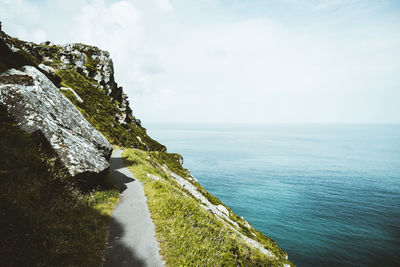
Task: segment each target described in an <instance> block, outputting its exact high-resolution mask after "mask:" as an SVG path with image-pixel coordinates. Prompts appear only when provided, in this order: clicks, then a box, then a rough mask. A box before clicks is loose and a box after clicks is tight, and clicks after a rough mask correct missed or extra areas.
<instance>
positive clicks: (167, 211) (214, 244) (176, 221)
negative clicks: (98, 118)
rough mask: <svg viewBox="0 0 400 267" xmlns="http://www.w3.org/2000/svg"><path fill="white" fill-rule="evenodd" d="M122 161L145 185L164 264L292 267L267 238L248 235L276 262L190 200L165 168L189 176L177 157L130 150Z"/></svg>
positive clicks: (162, 153)
mask: <svg viewBox="0 0 400 267" xmlns="http://www.w3.org/2000/svg"><path fill="white" fill-rule="evenodd" d="M161 155H162V156H161ZM123 157H124V161H125V164H126V165H127V166H129V169H130V170H131V171H132V173H133V174H134V175H135V177H137V178H138V179H140V180H141V181H142V182H143V185H144V190H145V194H146V196H147V204H148V206H149V210H150V213H151V216H152V219H153V221H154V224H155V225H156V235H157V239H158V240H159V242H160V247H161V253H162V255H163V257H164V259H165V261H166V263H167V265H168V266H281V265H282V263H290V262H289V261H288V260H286V258H285V256H286V253H284V252H283V251H281V250H280V249H279V247H278V246H277V245H276V243H275V242H273V241H272V242H271V240H270V239H269V238H268V237H265V236H263V235H262V234H261V233H260V232H258V231H256V230H254V229H253V230H252V231H251V232H250V233H249V234H250V235H252V234H251V233H252V232H253V233H256V232H258V233H260V234H261V235H262V236H263V237H265V238H260V239H259V242H260V243H261V244H262V245H264V246H265V247H266V248H267V249H269V250H270V251H273V252H274V253H275V255H277V257H276V258H271V257H269V256H268V255H265V254H263V253H262V252H261V251H260V250H258V249H257V248H253V247H251V246H249V245H248V244H246V242H245V241H244V240H243V238H241V237H240V236H239V234H238V233H237V232H236V231H235V230H233V229H232V227H230V226H229V225H228V224H227V222H225V221H224V220H222V219H221V218H219V217H217V216H215V215H213V214H212V213H210V212H209V211H208V210H206V209H205V208H204V207H203V206H202V205H201V204H200V203H199V201H198V200H197V199H195V198H193V197H191V195H190V193H189V192H187V191H185V190H184V189H183V188H182V187H181V186H180V185H179V184H178V183H177V182H176V181H175V179H174V178H173V177H171V175H170V174H169V173H168V172H166V171H164V170H165V169H163V165H164V164H165V165H166V166H168V169H173V168H175V170H174V172H176V173H180V174H184V173H186V177H187V175H188V171H187V170H185V169H183V168H182V167H181V165H180V164H179V161H177V159H176V155H174V154H169V153H165V152H145V151H140V150H137V149H128V150H126V151H125V152H124V154H123ZM160 158H161V159H160ZM177 162H178V164H177ZM178 166H180V167H178ZM177 169H180V170H179V171H177ZM148 174H150V175H154V176H158V177H159V178H160V179H154V176H153V178H151V176H150V177H149V175H148ZM199 186H200V187H201V185H199ZM203 190H204V189H203ZM210 195H211V194H210ZM218 201H219V200H218ZM219 203H220V201H219ZM236 216H237V215H236ZM237 217H238V218H240V217H239V216H237ZM240 220H242V219H241V218H240V219H238V220H237V221H240ZM253 238H254V235H253Z"/></svg>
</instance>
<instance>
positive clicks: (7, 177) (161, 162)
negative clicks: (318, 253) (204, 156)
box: [0, 31, 293, 266]
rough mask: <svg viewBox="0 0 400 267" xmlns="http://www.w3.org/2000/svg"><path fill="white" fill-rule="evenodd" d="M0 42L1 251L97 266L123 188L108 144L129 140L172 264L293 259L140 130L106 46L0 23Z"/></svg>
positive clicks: (129, 159)
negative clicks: (33, 37)
mask: <svg viewBox="0 0 400 267" xmlns="http://www.w3.org/2000/svg"><path fill="white" fill-rule="evenodd" d="M0 53H1V59H0V90H1V91H0V92H1V93H0V96H1V97H0V107H1V109H0V113H1V127H0V131H1V132H0V133H1V136H2V138H1V155H0V163H1V165H0V166H1V167H0V174H1V180H0V194H1V195H0V196H1V197H0V203H1V205H2V207H1V212H2V214H1V221H0V229H1V231H3V232H2V233H1V235H2V236H3V237H5V238H4V239H3V240H2V241H1V247H0V251H1V252H0V253H1V254H0V260H1V261H2V262H8V263H9V264H8V265H9V266H26V265H35V266H36V265H42V266H53V265H55V264H56V265H60V263H62V264H61V265H84V266H99V265H101V263H102V261H103V255H104V248H105V240H106V232H107V226H108V223H109V220H110V215H111V213H112V210H113V207H114V206H115V204H116V202H117V201H118V195H119V194H118V189H119V188H117V187H116V185H114V184H113V183H112V182H111V177H110V175H109V172H108V166H109V164H108V163H107V160H108V159H109V156H110V153H111V146H110V144H112V145H114V147H116V146H118V147H122V148H126V151H125V152H124V154H123V156H124V158H125V164H126V165H127V166H129V168H130V170H131V171H132V173H133V174H134V175H135V177H137V178H138V179H140V180H141V181H142V182H143V184H144V188H145V193H146V196H147V204H148V206H149V210H150V213H151V217H152V219H153V221H154V223H155V225H156V235H157V239H158V240H159V242H160V243H161V254H162V255H163V257H164V260H165V261H166V264H167V265H168V266H188V265H197V266H199V265H201V266H210V265H211V266H212V265H214V266H219V265H228V266H233V265H239V266H271V265H274V266H287V265H293V264H292V263H291V262H290V261H289V260H288V259H287V254H286V253H285V252H284V251H283V250H281V249H280V248H279V247H278V245H277V244H276V243H275V242H274V241H273V240H271V239H270V238H268V237H267V236H265V235H263V234H262V233H261V232H259V231H257V230H256V229H254V228H253V227H252V226H251V224H250V223H249V222H247V221H246V220H244V219H243V218H241V217H240V216H238V215H236V214H235V213H233V212H232V211H231V210H230V209H229V207H226V206H225V205H224V204H223V203H222V202H221V201H220V200H219V199H218V198H216V197H214V196H213V195H211V194H210V193H209V192H207V191H206V190H205V189H204V188H203V187H202V186H201V184H200V183H199V182H198V181H197V180H196V179H195V178H194V177H192V176H191V174H190V172H189V171H188V170H186V169H184V168H183V167H182V162H183V159H182V157H181V156H180V155H179V154H174V153H167V152H166V151H167V150H166V147H165V146H163V145H162V144H160V143H158V142H157V141H155V140H154V139H152V138H151V137H149V136H148V135H147V133H146V129H145V128H143V127H142V125H141V122H140V120H139V119H137V118H135V116H134V115H133V112H132V109H131V108H130V105H129V102H128V99H127V95H125V94H124V93H123V89H122V87H119V86H118V85H117V83H116V82H115V80H114V69H113V63H112V60H111V58H110V55H109V53H108V52H105V51H102V50H100V49H99V48H97V47H94V46H89V45H84V44H67V45H54V44H52V43H50V42H46V43H41V44H34V43H31V42H24V41H21V40H18V39H16V38H12V37H10V36H8V35H7V34H5V33H4V32H2V31H0ZM24 66H25V67H24ZM26 66H28V67H26ZM11 68H13V69H14V70H10V69H11ZM32 90H33V91H32ZM40 90H41V91H40ZM32 92H33V93H32ZM59 92H61V93H62V94H63V95H64V96H65V97H66V98H67V99H68V100H69V101H68V100H66V99H65V98H64V97H60V96H59V95H61V94H59ZM19 98H20V99H21V101H19ZM15 99H17V101H16V100H15ZM32 99H36V100H37V101H36V100H35V101H33V100H32ZM22 100H23V101H22ZM24 101H25V102H24ZM65 101H66V102H65ZM21 103H27V105H28V104H29V107H30V108H31V111H32V112H27V110H26V109H25V107H26V106H22V107H19V105H20V104H21ZM71 103H72V105H71ZM46 105H47V106H46ZM44 107H46V108H44ZM53 109H54V111H53ZM75 110H76V111H75ZM17 111H18V112H19V113H18V112H17ZM74 112H75V113H74ZM76 112H78V113H79V114H77V113H76ZM26 113H29V114H26ZM33 114H36V115H35V116H36V117H35V116H33ZM66 114H70V115H69V116H67V115H66ZM39 115H40V116H41V117H40V118H41V120H40V122H39V120H38V119H37V118H38V117H39ZM32 117H35V118H32ZM71 117H73V118H74V119H72V118H71ZM43 118H44V119H43ZM48 120H49V121H51V122H53V121H54V123H53V124H52V123H48V122H47V121H48ZM32 125H33V126H32ZM92 126H93V127H92ZM55 136H56V137H57V138H55ZM82 142H85V143H87V144H86V145H85V146H82ZM74 151H75V152H76V153H74ZM78 152H79V153H78ZM85 153H86V154H85ZM82 154H85V155H86V156H85V157H83V156H82ZM71 158H72V159H71ZM83 165H84V166H85V168H83V167H82V166H83ZM138 234H140V233H138ZM85 255H87V256H85ZM5 259H11V260H7V261H6V260H5Z"/></svg>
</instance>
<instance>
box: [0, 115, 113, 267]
mask: <svg viewBox="0 0 400 267" xmlns="http://www.w3.org/2000/svg"><path fill="white" fill-rule="evenodd" d="M0 136H1V138H0V147H1V150H0V236H1V241H0V265H1V266H70V265H74V266H78V265H79V266H99V265H100V264H101V262H102V260H103V254H104V249H105V241H106V239H105V238H106V232H107V229H108V224H109V220H110V217H111V213H112V210H113V208H114V206H115V205H116V203H117V202H118V198H119V191H118V190H117V189H116V188H115V187H114V186H113V185H112V184H111V183H109V182H107V181H104V182H103V184H102V188H98V189H96V190H93V191H91V192H82V191H80V190H79V189H78V188H77V187H76V186H75V185H74V184H73V182H72V180H71V177H69V176H68V174H67V172H66V171H65V170H64V169H63V168H62V166H61V164H60V163H59V162H58V160H57V157H56V156H55V154H54V153H52V151H51V150H50V149H49V148H48V147H46V146H45V145H43V144H44V143H45V142H43V140H42V138H41V137H40V136H38V135H28V134H26V133H24V132H22V131H21V130H19V128H18V127H17V126H16V124H15V123H14V122H13V121H12V119H10V118H9V117H8V116H7V115H6V113H5V111H4V110H0Z"/></svg>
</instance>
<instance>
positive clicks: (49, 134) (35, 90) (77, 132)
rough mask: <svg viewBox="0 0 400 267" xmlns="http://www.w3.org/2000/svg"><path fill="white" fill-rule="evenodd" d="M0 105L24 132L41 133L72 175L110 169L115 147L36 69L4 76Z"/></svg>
mask: <svg viewBox="0 0 400 267" xmlns="http://www.w3.org/2000/svg"><path fill="white" fill-rule="evenodd" d="M0 105H2V106H4V107H5V108H6V110H7V112H8V113H9V114H10V115H12V116H13V117H14V118H15V120H16V121H17V123H18V125H19V126H20V127H21V128H22V129H23V130H24V131H26V132H28V133H33V132H40V133H41V134H42V135H43V136H44V137H45V138H46V140H47V141H48V142H49V143H50V145H51V147H52V148H53V149H54V151H55V152H56V153H57V154H58V156H59V158H60V160H61V162H62V163H63V164H64V166H65V167H66V168H67V169H68V171H69V173H70V174H71V175H72V176H76V175H79V174H84V173H101V172H102V171H104V170H105V169H107V168H108V167H109V166H110V165H109V163H108V159H109V158H110V156H111V152H112V145H111V144H110V143H109V142H108V140H107V139H106V138H105V137H104V136H103V135H102V134H101V133H99V132H98V131H97V130H96V129H95V128H94V127H93V126H92V125H90V124H89V122H88V121H87V120H86V119H85V118H84V117H83V116H82V114H81V113H80V112H79V111H78V110H77V109H76V108H75V106H74V105H73V104H72V103H71V102H70V101H69V100H68V99H67V98H66V97H64V95H62V94H61V93H60V91H59V89H58V88H57V87H56V86H55V85H54V84H53V83H52V82H51V81H50V80H49V79H48V78H47V77H46V76H45V75H44V74H43V73H41V72H40V71H39V70H37V69H36V68H35V67H32V66H24V67H22V68H21V69H20V70H16V69H9V70H8V71H6V72H4V73H2V74H1V75H0Z"/></svg>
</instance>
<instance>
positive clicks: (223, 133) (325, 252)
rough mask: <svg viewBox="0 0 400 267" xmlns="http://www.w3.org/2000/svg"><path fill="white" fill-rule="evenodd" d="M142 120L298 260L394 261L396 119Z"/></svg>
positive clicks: (398, 199) (399, 151) (399, 251)
mask: <svg viewBox="0 0 400 267" xmlns="http://www.w3.org/2000/svg"><path fill="white" fill-rule="evenodd" d="M145 126H147V128H148V132H149V134H150V136H152V137H153V138H155V139H156V140H158V141H160V142H161V143H163V144H164V145H166V146H167V147H168V151H169V152H177V153H180V154H182V155H183V156H184V159H185V163H184V166H185V167H186V168H188V169H190V170H191V172H192V174H193V175H194V176H195V177H196V178H197V179H198V180H199V181H200V183H201V184H202V185H203V186H204V187H205V188H206V189H207V190H208V191H210V192H211V193H212V194H214V195H215V196H217V197H218V198H220V199H221V200H222V201H223V202H224V203H225V204H226V205H228V206H229V207H231V208H232V210H233V211H234V212H236V213H237V214H239V215H240V216H243V217H244V218H245V219H247V220H248V221H250V222H251V223H252V224H253V226H255V227H256V228H257V229H259V230H260V231H262V232H263V233H264V234H266V235H268V236H269V237H271V238H273V239H274V240H275V241H276V242H277V243H278V244H279V246H280V247H281V248H283V249H284V250H286V251H287V252H288V254H289V259H291V260H292V261H293V262H294V263H295V264H297V265H298V266H400V125H329V124H327V125H323V124H321V125H318V124H316V125H312V124H311V125H301V124H300V125H280V124H270V125H209V124H193V125H192V124H148V125H145Z"/></svg>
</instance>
